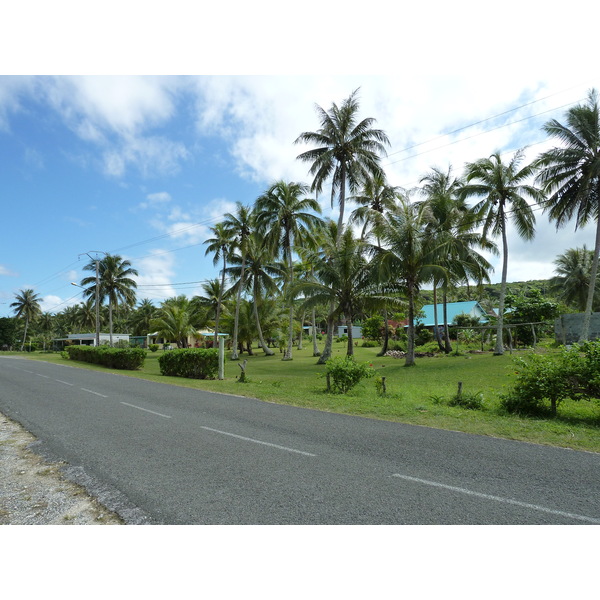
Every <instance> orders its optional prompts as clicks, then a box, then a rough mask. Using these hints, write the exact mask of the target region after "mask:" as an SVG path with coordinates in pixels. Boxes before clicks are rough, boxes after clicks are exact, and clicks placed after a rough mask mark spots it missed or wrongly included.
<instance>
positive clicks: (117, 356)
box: [66, 346, 146, 371]
mask: <svg viewBox="0 0 600 600" xmlns="http://www.w3.org/2000/svg"><path fill="white" fill-rule="evenodd" d="M66 351H67V353H68V355H69V358H70V359H71V360H79V361H82V362H87V363H91V364H95V365H101V366H103V367H108V368H109V369H124V370H127V371H135V370H136V369H140V368H141V367H142V366H143V364H144V360H145V359H146V352H145V351H144V350H142V349H141V348H109V347H108V346H99V347H95V346H68V347H67V349H66Z"/></svg>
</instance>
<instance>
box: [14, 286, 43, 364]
mask: <svg viewBox="0 0 600 600" xmlns="http://www.w3.org/2000/svg"><path fill="white" fill-rule="evenodd" d="M40 300H41V298H40V296H39V295H38V294H36V293H35V292H34V291H33V290H32V289H27V290H19V293H18V294H16V295H15V301H14V302H12V303H11V305H10V306H11V308H14V313H15V316H16V317H17V318H18V319H25V331H24V333H23V340H22V341H21V352H23V348H24V347H25V340H26V339H27V328H28V327H29V324H30V323H31V322H33V321H35V320H36V319H37V318H38V317H39V316H40V315H41V314H42V310H41V308H40Z"/></svg>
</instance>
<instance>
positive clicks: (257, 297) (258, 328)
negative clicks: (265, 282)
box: [252, 281, 273, 356]
mask: <svg viewBox="0 0 600 600" xmlns="http://www.w3.org/2000/svg"><path fill="white" fill-rule="evenodd" d="M253 300H254V302H253V303H252V304H253V305H254V318H255V319H256V331H257V333H258V343H259V344H260V347H261V348H262V349H263V352H264V353H265V354H266V355H267V356H273V350H271V348H269V347H268V346H267V344H266V342H265V338H264V337H263V332H262V327H261V326H260V319H259V317H258V303H259V302H260V294H259V292H258V286H257V283H256V281H255V283H254V299H253Z"/></svg>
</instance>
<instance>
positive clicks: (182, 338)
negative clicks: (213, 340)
mask: <svg viewBox="0 0 600 600" xmlns="http://www.w3.org/2000/svg"><path fill="white" fill-rule="evenodd" d="M184 300H185V301H184ZM150 326H151V328H152V329H153V330H155V331H156V332H157V333H158V335H159V336H160V337H162V338H163V339H164V340H165V341H166V340H169V341H174V342H175V343H176V344H177V347H178V348H187V347H188V338H189V337H190V336H194V335H196V331H197V330H196V327H194V325H193V324H192V319H191V314H190V304H189V301H188V300H187V299H185V298H182V299H172V300H171V301H169V300H167V301H165V302H164V303H163V305H162V306H161V307H160V309H159V311H158V316H157V317H156V318H154V319H152V321H151V323H150Z"/></svg>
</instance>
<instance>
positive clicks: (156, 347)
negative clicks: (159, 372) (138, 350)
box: [148, 344, 160, 352]
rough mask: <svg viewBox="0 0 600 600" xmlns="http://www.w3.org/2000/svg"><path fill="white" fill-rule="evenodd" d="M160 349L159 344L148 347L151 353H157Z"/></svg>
mask: <svg viewBox="0 0 600 600" xmlns="http://www.w3.org/2000/svg"><path fill="white" fill-rule="evenodd" d="M159 348H160V346H159V345H158V344H150V345H149V346H148V349H149V350H150V352H157V351H158V349H159Z"/></svg>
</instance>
